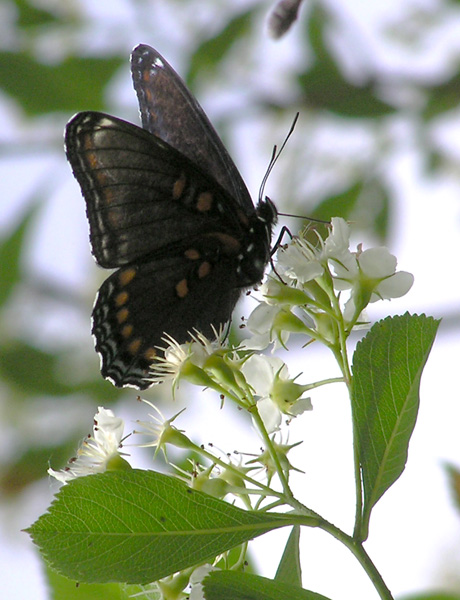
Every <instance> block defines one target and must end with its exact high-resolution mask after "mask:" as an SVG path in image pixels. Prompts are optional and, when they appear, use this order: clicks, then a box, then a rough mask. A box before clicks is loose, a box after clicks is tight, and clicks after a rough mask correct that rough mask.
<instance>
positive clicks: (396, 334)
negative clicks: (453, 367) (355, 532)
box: [352, 314, 439, 540]
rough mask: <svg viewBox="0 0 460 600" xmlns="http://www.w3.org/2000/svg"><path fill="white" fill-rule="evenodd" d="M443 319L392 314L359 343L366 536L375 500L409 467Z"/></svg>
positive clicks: (358, 427)
mask: <svg viewBox="0 0 460 600" xmlns="http://www.w3.org/2000/svg"><path fill="white" fill-rule="evenodd" d="M438 325H439V321H436V320H435V319H433V318H431V317H426V316H424V315H422V316H417V315H414V316H411V315H409V314H405V315H404V316H402V317H388V318H386V319H384V320H383V321H379V322H378V323H376V324H375V325H374V326H373V327H372V329H371V330H370V331H369V333H368V334H367V335H366V337H365V338H364V339H363V340H362V341H361V342H359V344H358V345H357V347H356V351H355V353H354V356H353V395H352V410H353V421H354V426H355V431H356V436H357V442H358V450H359V458H360V466H361V472H362V479H363V487H364V508H363V527H362V531H361V539H362V540H364V539H366V537H367V533H368V527H369V518H370V513H371V510H372V508H373V506H374V505H375V504H376V503H377V501H378V500H379V499H380V498H381V497H382V495H383V494H384V493H385V492H386V491H387V490H388V488H389V487H390V486H391V485H392V484H393V483H394V482H395V481H396V480H397V479H398V477H399V476H400V475H401V473H402V472H403V470H404V467H405V464H406V460H407V452H408V446H409V441H410V437H411V435H412V431H413V429H414V426H415V421H416V419H417V413H418V407H419V387H420V378H421V376H422V370H423V367H424V365H425V363H426V360H427V358H428V355H429V352H430V349H431V346H432V345H433V341H434V338H435V335H436V331H437V328H438Z"/></svg>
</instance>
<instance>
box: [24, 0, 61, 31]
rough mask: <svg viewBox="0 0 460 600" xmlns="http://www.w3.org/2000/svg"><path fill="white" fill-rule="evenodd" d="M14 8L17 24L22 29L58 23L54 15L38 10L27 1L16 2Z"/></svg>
mask: <svg viewBox="0 0 460 600" xmlns="http://www.w3.org/2000/svg"><path fill="white" fill-rule="evenodd" d="M14 7H15V9H16V11H17V24H18V26H19V27H21V28H23V27H24V28H25V27H36V26H37V25H49V24H50V23H57V21H58V20H57V18H56V16H55V15H53V13H51V12H48V11H47V10H45V9H43V8H38V7H37V6H34V5H32V4H31V3H30V2H26V0H15V2H14Z"/></svg>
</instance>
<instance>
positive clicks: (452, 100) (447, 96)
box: [423, 73, 460, 121]
mask: <svg viewBox="0 0 460 600" xmlns="http://www.w3.org/2000/svg"><path fill="white" fill-rule="evenodd" d="M459 92H460V74H458V73H456V74H455V75H454V76H453V77H452V78H451V79H449V80H448V81H446V82H443V83H442V84H440V85H438V86H433V87H431V88H429V89H428V93H429V97H428V101H427V103H426V105H425V108H424V110H423V117H424V119H425V120H427V121H429V120H431V119H433V118H435V117H437V116H438V115H440V114H441V115H443V114H444V113H446V112H447V111H449V110H454V109H457V108H458V95H459Z"/></svg>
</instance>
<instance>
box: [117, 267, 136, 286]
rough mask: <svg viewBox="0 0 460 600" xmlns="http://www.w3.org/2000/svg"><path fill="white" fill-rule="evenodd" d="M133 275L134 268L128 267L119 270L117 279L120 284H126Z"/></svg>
mask: <svg viewBox="0 0 460 600" xmlns="http://www.w3.org/2000/svg"><path fill="white" fill-rule="evenodd" d="M134 277H136V269H133V268H132V267H130V268H129V269H123V271H120V274H119V276H118V281H119V282H120V285H122V286H124V285H128V283H130V282H131V281H132V280H133V279H134Z"/></svg>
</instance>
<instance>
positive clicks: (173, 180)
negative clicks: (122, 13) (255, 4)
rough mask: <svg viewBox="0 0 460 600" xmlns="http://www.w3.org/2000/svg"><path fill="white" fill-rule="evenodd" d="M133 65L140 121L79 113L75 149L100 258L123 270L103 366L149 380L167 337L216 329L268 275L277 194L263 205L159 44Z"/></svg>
mask: <svg viewBox="0 0 460 600" xmlns="http://www.w3.org/2000/svg"><path fill="white" fill-rule="evenodd" d="M131 73H132V78H133V83H134V88H135V91H136V93H137V97H138V101H139V107H140V114H141V120H142V128H140V127H137V126H136V125H133V124H131V123H128V122H126V121H123V120H121V119H118V118H116V117H112V116H110V115H107V114H103V113H100V112H81V113H78V114H77V115H75V116H74V117H73V118H72V119H71V120H70V122H69V123H68V124H67V127H66V133H65V146H66V154H67V159H68V161H69V162H70V165H71V167H72V170H73V174H74V176H75V178H76V179H77V181H78V183H79V184H80V187H81V190H82V194H83V196H84V198H85V201H86V214H87V217H88V221H89V229H90V243H91V248H92V252H93V254H94V257H95V259H96V262H97V263H98V264H99V265H100V266H101V267H104V268H106V269H117V270H116V271H115V272H114V273H112V274H111V275H110V276H109V277H108V278H107V279H106V280H105V281H104V283H103V284H102V286H101V287H100V289H99V292H98V294H97V297H96V301H95V304H94V309H93V313H92V333H93V335H94V337H95V346H96V350H97V352H98V353H99V354H100V358H101V373H102V375H103V377H105V378H107V379H109V380H110V381H111V382H112V383H113V384H114V385H116V386H118V387H123V386H133V387H136V388H138V389H145V388H147V387H149V385H151V381H150V378H149V372H150V369H151V365H152V363H153V362H154V361H155V360H156V357H158V356H159V355H161V354H162V350H161V348H162V347H164V346H165V341H164V340H165V336H166V335H167V336H171V337H172V338H174V339H175V340H176V341H177V342H178V343H184V342H185V341H187V340H188V339H190V333H191V332H192V333H193V332H196V331H199V332H201V333H203V334H204V335H205V336H207V337H215V330H217V329H219V327H220V326H221V325H223V324H225V323H226V322H227V321H229V319H230V317H231V314H232V311H233V309H234V307H235V304H236V302H237V300H238V298H239V296H240V294H241V292H242V291H243V290H244V289H247V288H249V287H251V286H253V285H254V284H257V283H258V282H260V281H261V279H262V277H263V274H264V269H265V267H266V265H267V263H268V261H269V259H270V245H271V237H272V229H273V226H274V224H275V222H276V219H277V211H276V208H275V206H274V204H273V203H272V202H271V201H270V200H269V199H268V198H266V199H265V200H262V199H259V202H258V204H257V206H254V204H253V203H252V200H251V197H250V195H249V192H248V190H247V188H246V186H245V184H244V182H243V179H242V177H241V175H240V174H239V172H238V170H237V168H236V166H235V164H234V163H233V161H232V159H231V158H230V156H229V154H228V152H227V150H226V149H225V147H224V145H223V143H222V141H221V140H220V138H219V136H218V135H217V133H216V131H215V130H214V128H213V126H212V125H211V123H210V121H209V120H208V118H207V116H206V115H205V113H204V111H203V109H202V108H201V106H200V105H199V104H198V102H197V100H196V99H195V98H194V96H193V95H192V93H191V92H190V91H189V90H188V89H187V87H186V85H185V83H184V82H183V81H182V79H181V78H180V77H179V75H178V74H177V73H176V72H175V71H174V70H173V68H172V67H171V66H170V65H169V64H168V63H167V62H166V60H165V59H164V58H163V57H162V56H161V55H160V54H159V53H158V52H157V51H156V50H154V49H153V48H151V47H150V46H146V45H139V46H137V47H136V48H135V49H134V50H133V52H132V54H131Z"/></svg>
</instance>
